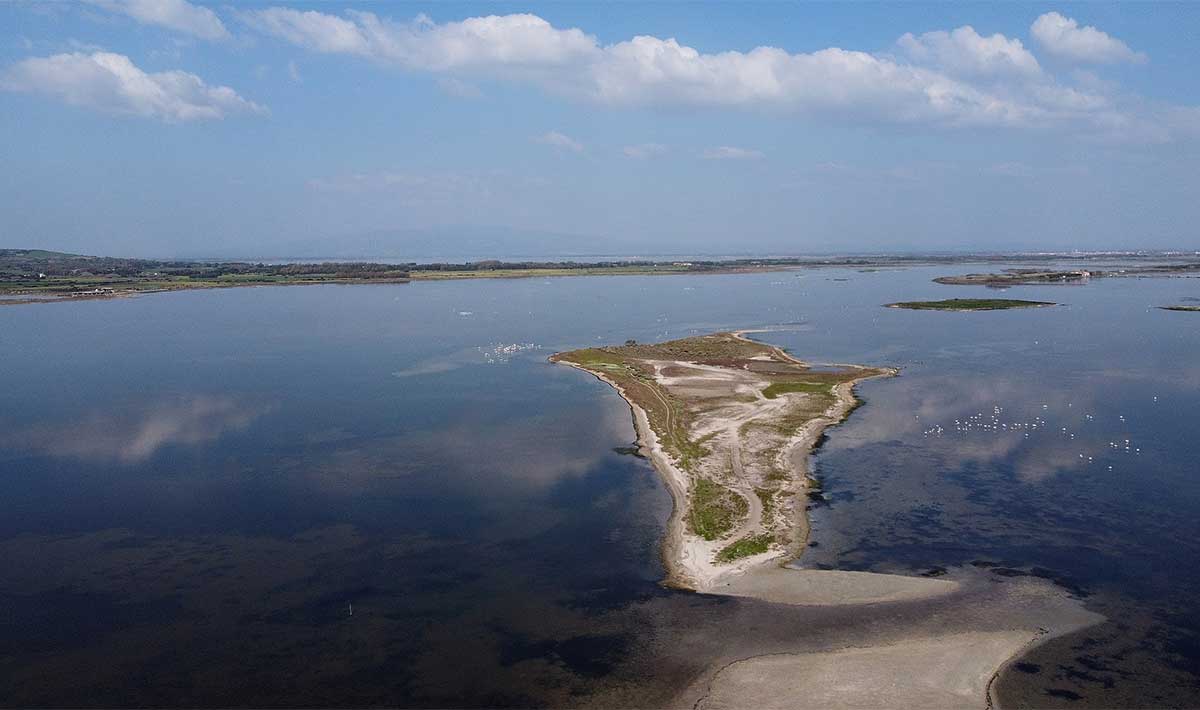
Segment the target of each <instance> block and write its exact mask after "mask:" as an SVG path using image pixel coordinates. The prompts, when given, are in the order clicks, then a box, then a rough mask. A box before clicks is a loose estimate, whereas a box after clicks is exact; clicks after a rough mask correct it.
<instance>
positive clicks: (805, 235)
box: [0, 0, 1200, 258]
mask: <svg viewBox="0 0 1200 710" xmlns="http://www.w3.org/2000/svg"><path fill="white" fill-rule="evenodd" d="M1197 27H1200V4H1195V3H1188V4H1183V3H1180V4H1149V3H1140V4H1100V3H1086V4H1061V3H1060V4H1020V3H1003V4H994V5H987V4H978V3H970V4H965V3H964V4H943V3H937V4H915V3H905V4H865V3H838V4H830V5H823V4H788V3H731V4H699V3H696V4H689V3H657V4H634V3H615V4H614V3H604V4H588V3H553V4H541V3H533V4H514V3H494V4H459V3H436V4H428V3H403V4H401V3H349V4H346V3H309V4H299V3H287V4H285V3H278V4H272V3H256V4H248V5H236V4H235V5H230V4H202V3H189V2H185V1H184V0H92V1H91V2H88V3H83V4H66V3H55V4H44V3H40V4H34V3H28V4H26V3H9V4H4V5H0V135H2V136H3V138H0V158H2V159H3V163H4V165H5V167H6V170H4V171H3V172H2V173H0V175H3V177H0V234H2V235H3V237H2V238H0V246H5V247H18V246H20V247H26V246H27V247H40V248H51V249H63V250H70V251H78V252H86V253H103V254H118V255H135V256H136V255H146V256H227V255H228V256H239V257H245V256H259V257H279V256H290V255H293V254H296V253H297V252H309V253H317V252H320V253H323V254H338V253H352V252H363V251H364V250H365V251H372V252H375V253H371V254H366V253H364V254H362V255H364V256H399V257H403V256H412V257H414V258H416V257H423V256H430V255H440V254H449V255H453V254H456V253H460V252H462V253H467V252H471V251H477V250H478V249H477V248H474V247H475V245H477V244H479V243H485V244H496V245H498V246H496V249H498V250H501V251H505V252H508V254H518V253H528V252H544V253H551V252H555V251H561V252H582V251H587V252H591V253H616V254H631V253H643V254H654V253H697V254H702V253H753V252H758V253H794V254H799V253H829V252H854V251H859V252H861V251H914V250H916V251H922V250H947V249H968V250H1023V249H1072V248H1073V249H1109V248H1187V249H1195V248H1200V238H1198V237H1197V231H1196V228H1195V225H1196V224H1197V223H1200V200H1197V199H1196V197H1197V180H1196V178H1197V175H1200V170H1197V167H1198V162H1197V159H1198V158H1200V78H1198V76H1197V72H1195V71H1194V67H1195V66H1200V56H1198V55H1200V48H1198V47H1197V45H1196V42H1195V37H1194V34H1195V29H1196V28H1197ZM480 239H482V240H483V242H480V241H479V240H480ZM488 240H491V241H488ZM560 247H561V248H560ZM433 252H437V253H436V254H434V253H433ZM508 254H497V255H498V256H504V255H508ZM472 255H473V256H490V255H491V254H472Z"/></svg>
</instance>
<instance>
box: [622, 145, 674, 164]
mask: <svg viewBox="0 0 1200 710" xmlns="http://www.w3.org/2000/svg"><path fill="white" fill-rule="evenodd" d="M665 152H667V147H666V146H665V145H662V144H661V143H639V144H638V145H627V146H625V147H624V148H622V149H621V153H623V154H624V155H625V157H627V158H639V159H643V160H644V159H646V158H653V157H654V156H656V155H662V154H663V153H665Z"/></svg>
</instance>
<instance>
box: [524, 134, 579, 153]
mask: <svg viewBox="0 0 1200 710" xmlns="http://www.w3.org/2000/svg"><path fill="white" fill-rule="evenodd" d="M533 140H534V142H535V143H541V144H542V145H548V146H551V147H553V148H556V149H558V150H569V151H571V152H572V153H582V152H583V144H582V143H580V142H579V141H577V140H575V139H574V138H572V137H570V136H568V135H564V134H562V133H559V132H558V131H547V132H546V133H543V134H542V135H540V136H537V137H535V138H534V139H533Z"/></svg>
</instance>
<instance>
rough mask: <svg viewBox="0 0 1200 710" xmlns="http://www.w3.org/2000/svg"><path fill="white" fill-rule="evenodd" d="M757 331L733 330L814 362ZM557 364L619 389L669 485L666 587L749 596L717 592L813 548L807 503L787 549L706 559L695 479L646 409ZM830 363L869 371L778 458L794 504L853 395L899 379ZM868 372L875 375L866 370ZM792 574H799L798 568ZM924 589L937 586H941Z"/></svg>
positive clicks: (643, 447)
mask: <svg viewBox="0 0 1200 710" xmlns="http://www.w3.org/2000/svg"><path fill="white" fill-rule="evenodd" d="M754 332H766V331H762V330H737V331H731V332H730V335H732V336H733V337H734V338H736V339H738V340H743V341H747V342H753V343H755V344H758V345H766V346H767V347H769V348H771V350H772V351H773V353H774V354H775V355H777V356H778V357H780V358H782V359H784V360H786V361H788V362H791V363H794V364H797V365H802V366H809V365H810V363H807V362H805V361H802V360H799V359H797V358H794V357H792V356H791V355H788V354H787V353H786V352H784V351H783V349H782V348H779V347H777V346H774V345H770V344H767V343H761V342H759V341H756V340H753V339H751V338H748V337H746V336H747V334H749V333H754ZM556 364H563V365H567V366H569V367H573V368H575V369H577V370H581V371H583V372H586V373H587V374H589V375H591V376H593V377H595V378H596V379H598V380H600V381H601V382H604V383H605V384H607V385H608V386H609V387H612V388H613V389H614V390H616V392H617V394H618V395H619V396H620V397H621V399H622V400H624V401H625V403H626V404H627V405H628V406H629V409H630V412H631V414H632V418H633V424H634V431H635V433H636V436H637V440H636V443H637V446H638V449H639V450H640V451H641V452H642V453H643V455H644V456H646V458H647V459H649V460H650V462H651V464H652V465H653V466H654V468H655V470H656V471H658V473H659V476H660V477H661V478H662V480H663V481H665V482H666V484H667V488H668V489H669V491H670V493H671V502H672V509H671V517H670V519H669V521H668V526H667V535H666V538H665V539H664V541H663V545H662V557H663V562H664V564H665V565H666V568H667V577H666V579H665V580H664V584H666V585H667V586H671V587H675V588H678V589H687V590H691V591H696V592H701V593H705V592H712V593H725V594H731V595H733V596H744V594H739V593H737V592H735V591H720V592H718V591H715V590H717V589H719V588H720V589H730V590H731V589H735V588H740V587H741V586H742V585H734V581H735V579H736V578H738V577H741V576H743V575H746V574H748V573H751V572H752V571H754V570H758V569H763V568H766V569H770V568H779V567H783V565H786V564H788V563H790V562H793V561H795V560H796V559H799V557H800V555H801V554H802V553H803V550H804V548H805V547H806V546H807V544H808V538H809V533H810V528H809V523H808V515H807V512H806V511H805V509H804V506H803V505H800V506H797V507H798V510H797V511H796V512H795V514H794V516H793V522H794V523H795V524H796V526H797V531H798V532H799V534H798V535H797V537H796V539H795V540H794V541H793V542H792V543H791V545H789V546H788V547H787V549H785V550H769V551H767V552H764V553H760V554H757V555H753V556H749V557H744V558H742V559H740V560H738V561H737V562H734V563H731V564H728V565H721V566H717V565H715V564H713V563H712V562H709V561H708V560H707V559H705V557H702V555H704V554H705V553H707V552H708V551H707V549H705V548H706V545H705V544H703V543H702V542H700V541H698V540H695V539H689V538H695V536H694V535H689V534H688V532H687V529H686V525H685V523H684V519H683V516H684V513H685V511H686V510H687V509H688V498H687V491H688V490H689V488H690V481H691V479H690V476H689V475H688V474H687V473H685V472H684V471H682V470H680V469H679V467H678V466H676V465H675V463H674V462H673V461H672V460H671V457H670V455H669V454H668V453H667V451H666V450H665V449H664V448H663V446H662V443H661V442H660V441H659V438H658V435H657V434H656V433H655V431H654V429H653V427H651V426H650V419H649V415H648V414H647V412H646V410H645V409H644V408H642V407H641V406H640V405H638V404H637V403H636V402H635V401H634V400H633V399H632V398H631V397H630V396H629V395H628V394H627V393H626V392H625V389H624V388H623V387H621V385H620V384H618V383H617V382H615V381H614V380H613V379H612V378H610V377H607V376H605V375H604V374H603V373H599V372H596V371H594V370H591V369H588V368H587V367H584V366H582V365H579V364H576V363H573V362H570V361H566V360H562V361H556ZM829 364H834V365H837V366H839V367H848V368H853V369H855V370H859V371H864V372H863V375H862V376H861V377H856V378H854V379H853V380H851V381H849V382H843V383H840V384H838V385H836V386H835V387H834V388H833V393H834V401H833V403H832V404H831V405H830V406H829V407H828V408H826V409H825V411H824V412H822V413H821V414H820V415H819V416H817V417H815V418H813V419H811V420H809V421H808V422H806V423H805V424H804V426H802V427H801V428H800V429H799V430H797V431H796V432H795V433H793V434H792V435H791V436H790V437H789V438H788V440H787V442H786V443H785V445H784V446H783V448H782V450H781V452H780V454H779V459H780V463H782V464H783V465H785V466H788V467H789V468H792V469H793V470H795V472H796V474H797V477H796V483H795V484H794V485H793V486H792V487H791V488H790V489H789V490H788V495H789V496H790V497H791V498H792V500H798V499H799V498H800V497H801V496H803V495H805V494H806V493H807V492H808V491H809V490H810V484H809V481H810V480H811V470H810V468H809V466H808V460H809V457H810V456H811V455H812V453H813V451H814V450H815V449H816V445H817V443H818V442H819V441H820V440H821V436H822V435H823V434H824V433H825V431H826V430H827V429H828V428H829V427H831V426H836V425H838V424H840V423H842V422H844V421H845V420H846V418H847V417H848V416H849V415H850V413H851V412H853V411H854V410H855V409H857V408H858V407H859V406H860V405H861V404H862V400H860V399H859V398H858V396H857V395H856V394H855V392H854V387H855V386H856V385H858V383H860V382H865V381H866V380H870V379H874V378H877V377H894V376H896V375H897V374H899V370H897V369H896V368H866V367H863V366H861V365H840V364H837V363H829ZM868 370H871V371H869V372H867V371H868ZM880 370H882V371H880ZM793 571H795V572H799V570H793ZM919 586H930V587H936V586H939V585H919ZM864 603H865V602H864Z"/></svg>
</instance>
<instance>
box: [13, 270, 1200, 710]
mask: <svg viewBox="0 0 1200 710" xmlns="http://www.w3.org/2000/svg"><path fill="white" fill-rule="evenodd" d="M967 270H971V269H970V268H963V269H962V271H964V272H965V271H967ZM953 272H954V270H953V269H949V270H948V269H946V268H945V267H939V268H934V269H922V268H914V269H908V270H900V271H892V270H889V271H877V272H870V273H865V272H859V271H856V270H853V269H812V270H806V271H799V272H776V273H768V274H753V275H750V274H746V275H709V276H658V277H623V276H606V277H572V278H559V279H522V280H508V281H490V280H479V281H464V282H458V283H448V282H447V283H422V284H397V285H376V286H313V287H305V288H256V289H231V290H222V291H213V292H181V293H172V294H157V295H150V296H143V297H139V298H133V299H122V300H119V301H91V302H78V303H56V304H48V305H37V306H29V307H10V308H5V309H2V310H0V353H2V354H3V357H2V358H0V382H2V383H3V384H4V388H3V390H2V391H0V402H2V407H0V492H2V493H3V499H4V501H5V514H4V515H3V516H0V570H3V571H2V572H0V608H3V609H5V610H6V611H5V613H4V614H3V615H2V616H0V688H4V689H5V690H4V691H3V693H2V694H0V699H3V700H4V702H5V704H7V705H112V704H152V705H164V704H166V705H172V704H174V705H228V704H243V705H263V704H268V705H271V704H273V705H327V704H333V703H337V704H350V705H372V704H390V705H409V706H429V705H453V706H463V705H481V706H487V705H528V704H556V705H562V704H589V703H609V704H611V703H614V702H620V703H625V704H641V705H646V704H654V703H655V702H662V701H663V700H664V699H665V698H668V697H670V696H671V694H672V693H673V692H675V691H676V690H678V689H679V688H680V687H682V686H683V685H685V684H687V683H688V682H689V681H690V680H691V679H692V678H693V677H694V676H695V674H696V673H697V672H699V670H700V669H702V668H703V667H704V665H705V663H706V661H707V660H711V659H712V658H715V657H716V655H717V654H718V653H719V649H717V648H714V647H713V645H714V644H715V639H714V638H713V637H714V636H720V637H721V639H720V640H722V641H723V642H727V643H728V644H734V645H736V644H738V643H749V642H750V638H751V636H753V634H754V633H755V631H754V629H756V628H757V629H758V630H759V633H761V628H762V627H763V626H770V624H771V620H772V619H777V618H778V617H779V612H778V610H777V608H775V607H770V606H769V605H762V604H757V603H754V602H748V601H744V600H730V599H716V598H706V597H699V596H697V595H693V594H688V593H682V592H676V591H672V590H667V589H664V588H662V587H661V586H659V584H658V581H659V580H660V579H661V577H662V574H663V572H662V565H661V562H660V560H659V557H658V544H659V540H660V538H661V535H662V532H663V529H664V526H665V521H666V518H667V516H668V514H669V511H670V499H669V496H668V495H667V494H666V492H665V490H664V489H663V487H662V485H661V484H660V483H659V481H658V479H657V477H656V474H655V473H654V471H653V470H652V469H651V468H650V467H649V466H648V464H647V463H646V462H645V461H643V460H641V459H638V458H636V457H634V456H630V455H628V454H627V453H623V451H624V447H628V446H629V445H630V443H631V439H632V438H633V428H632V425H631V422H630V418H629V412H628V409H627V407H625V406H624V404H623V403H622V402H621V401H620V400H619V399H618V398H617V397H616V395H615V393H613V392H611V391H610V390H609V389H608V388H607V386H605V385H603V384H601V383H599V382H597V381H595V380H594V379H592V378H590V377H587V376H586V375H585V374H583V373H580V372H577V371H575V370H571V369H568V368H563V367H557V366H552V365H549V364H547V363H546V362H545V358H546V356H547V355H549V354H550V353H552V352H555V351H556V350H559V349H564V348H572V347H579V346H583V345H588V344H593V343H611V342H622V341H624V340H625V339H626V338H635V339H638V340H644V341H653V340H659V339H663V338H669V337H681V336H685V335H689V334H693V333H698V332H708V331H713V330H720V329H731V328H744V327H776V328H779V330H776V331H775V332H772V333H770V334H765V335H762V336H760V337H763V338H764V339H767V340H770V341H771V342H775V343H778V344H781V345H784V346H786V347H788V348H789V349H790V350H791V352H792V353H793V354H795V355H797V356H799V357H802V358H808V359H813V360H819V361H822V362H832V363H838V362H855V363H863V364H880V365H896V366H899V367H901V368H903V371H902V375H901V377H898V378H893V379H889V380H883V381H875V382H871V383H868V384H866V385H865V386H863V387H862V389H861V393H862V394H863V395H864V397H865V398H866V400H867V402H868V404H867V406H865V407H863V408H861V409H859V410H858V411H857V412H855V413H854V415H853V416H852V418H851V420H850V421H849V422H848V423H846V424H845V425H843V426H841V427H839V428H837V429H835V430H831V431H830V432H829V434H830V436H829V440H828V442H827V443H826V444H825V446H824V447H823V449H822V451H821V453H820V454H819V455H818V456H817V457H816V459H815V466H816V472H817V475H818V477H819V478H820V479H821V481H822V482H823V491H822V494H821V498H823V499H824V500H820V499H816V500H814V501H813V505H814V509H813V513H812V514H813V525H814V536H813V539H814V541H815V542H816V543H817V546H815V547H813V548H812V549H810V551H809V553H808V554H806V555H805V557H804V558H803V559H802V560H801V564H803V565H808V566H819V565H832V566H839V567H846V568H854V569H871V570H878V571H908V572H912V571H926V570H929V569H931V568H935V567H939V566H951V565H956V564H961V563H970V562H977V563H980V564H983V565H997V566H998V567H999V569H998V571H999V572H1000V573H1002V574H1012V573H1015V572H1010V571H1007V570H1025V571H1028V570H1035V571H1036V573H1037V574H1039V575H1043V576H1048V577H1051V578H1053V579H1057V580H1058V581H1059V582H1060V583H1062V584H1063V585H1064V586H1066V587H1068V588H1069V589H1071V590H1073V591H1074V592H1075V593H1079V594H1087V595H1088V597H1087V598H1088V603H1089V605H1092V606H1094V607H1095V608H1097V609H1098V610H1100V611H1102V612H1103V613H1106V614H1107V615H1109V616H1110V617H1111V618H1114V619H1118V620H1119V623H1118V622H1113V623H1110V624H1108V625H1105V626H1103V627H1098V628H1097V629H1093V630H1091V631H1087V632H1083V633H1082V634H1081V635H1080V637H1079V638H1074V639H1066V640H1064V641H1062V642H1056V643H1054V644H1051V645H1049V646H1047V647H1046V648H1045V649H1042V650H1040V651H1038V652H1037V654H1035V655H1038V654H1040V655H1038V658H1037V659H1035V661H1036V662H1033V663H1032V665H1035V666H1037V668H1038V670H1037V671H1036V672H1023V671H1016V672H1013V673H1010V674H1008V675H1006V677H1005V678H1004V679H1003V681H1002V688H1001V689H1002V691H1003V692H1004V693H1005V694H1006V697H1012V698H1016V699H1022V700H1028V699H1032V701H1033V702H1035V703H1038V704H1045V703H1055V702H1063V703H1070V704H1072V705H1084V704H1092V705H1097V706H1099V705H1114V704H1128V699H1129V698H1137V697H1139V696H1138V695H1137V692H1139V690H1144V689H1145V686H1146V684H1147V683H1151V682H1153V683H1155V684H1157V685H1158V686H1162V687H1164V688H1165V690H1162V691H1160V692H1162V693H1165V695H1162V696H1161V697H1162V698H1167V699H1176V700H1178V699H1181V698H1182V699H1187V698H1196V697H1200V696H1197V695H1196V694H1195V693H1196V691H1197V678H1198V677H1200V668H1198V667H1197V663H1198V662H1200V640H1197V636H1196V635H1195V634H1197V633H1200V603H1197V602H1195V601H1194V599H1196V598H1200V597H1198V596H1197V591H1200V589H1198V587H1200V577H1198V575H1200V573H1198V572H1196V571H1195V570H1194V569H1193V567H1194V565H1192V564H1190V562H1191V561H1193V560H1195V559H1197V554H1196V553H1197V549H1196V548H1197V545H1200V543H1198V542H1197V540H1200V536H1198V535H1197V533H1198V532H1200V530H1198V527H1200V526H1198V525H1197V523H1196V522H1195V520H1196V512H1197V510H1198V509H1200V481H1198V480H1197V476H1196V475H1195V474H1197V473H1200V471H1198V470H1197V468H1196V465H1195V463H1194V462H1195V461H1197V460H1200V442H1197V441H1196V439H1195V437H1194V436H1193V432H1194V422H1195V421H1197V414H1200V360H1197V358H1195V356H1194V353H1195V352H1197V351H1198V346H1200V317H1197V316H1194V314H1186V313H1170V312H1165V311H1158V310H1154V309H1152V308H1151V306H1154V305H1159V304H1166V303H1175V302H1180V301H1181V300H1182V299H1184V298H1186V297H1196V296H1200V280H1196V279H1163V280H1151V279H1140V280H1133V279H1130V280H1110V281H1097V282H1094V283H1093V284H1091V285H1088V286H1086V287H1021V288H1016V289H1013V290H1012V291H1010V292H1009V294H1010V295H1012V296H1013V297H1020V298H1031V299H1044V300H1055V301H1059V302H1063V303H1066V304H1068V305H1067V306H1064V307H1061V308H1053V309H1038V310H1031V311H1007V312H992V313H937V312H909V311H899V310H895V309H884V308H880V307H879V305H880V304H882V303H887V302H891V301H896V300H913V299H922V298H946V297H955V296H968V295H978V294H979V293H981V291H980V290H978V289H973V288H969V287H949V286H941V285H937V284H932V283H930V281H929V279H930V278H932V277H933V276H936V275H942V274H946V273H953ZM988 293H991V292H988ZM512 346H518V347H512ZM1155 397H1157V400H1155V399H1154V398H1155ZM997 407H999V408H1000V411H999V412H996V408H997ZM980 413H982V414H983V415H986V416H985V417H983V418H986V422H984V421H983V418H980V421H979V422H978V424H979V425H978V426H976V424H974V423H973V424H972V425H971V426H970V427H969V428H968V429H967V430H965V431H960V430H959V429H956V428H955V426H954V420H955V418H958V419H959V420H960V422H962V421H964V420H966V419H967V418H968V417H970V416H972V415H976V414H980ZM1085 415H1090V417H1091V418H1085ZM993 416H994V417H996V420H997V421H998V422H1000V423H1002V424H1007V425H1016V424H1027V423H1030V422H1033V421H1037V420H1044V422H1045V425H1044V426H1043V425H1040V424H1039V427H1038V428H1037V429H1036V430H1031V429H1026V428H1019V429H1014V430H1007V429H1004V428H1001V429H1000V430H999V431H996V430H993V429H990V428H983V424H984V423H986V424H987V425H988V426H991V422H992V417H993ZM1121 416H1124V417H1125V420H1124V421H1121V420H1120V419H1119V417H1121ZM937 427H941V430H938V429H937ZM964 427H965V425H960V428H964ZM1063 427H1067V428H1068V431H1067V432H1065V433H1064V432H1062V431H1061V429H1062V428H1063ZM1026 433H1028V434H1030V436H1029V437H1025V436H1024V434H1026ZM1071 434H1074V435H1075V438H1074V439H1072V438H1070V435H1071ZM1125 439H1129V440H1130V442H1131V450H1130V451H1129V452H1126V451H1125V450H1124V446H1125V444H1124V440H1125ZM1110 442H1119V444H1120V446H1119V448H1113V447H1112V446H1111V445H1110ZM1133 449H1140V452H1136V451H1133ZM1080 453H1082V454H1084V458H1083V459H1080V458H1079V456H1078V455H1079V454H1080ZM1087 456H1091V457H1092V460H1091V461H1088V460H1087V458H1086V457H1087ZM1108 466H1112V469H1111V470H1109V468H1108ZM746 619H751V620H752V623H750V624H746V623H743V622H744V621H745V620H746ZM780 628H781V629H790V628H791V627H789V626H788V625H787V624H782V625H781V627H780ZM805 628H806V627H805V626H803V625H799V626H798V627H797V629H794V630H792V631H789V633H794V634H805V633H807V632H806V631H805ZM738 633H741V634H745V638H743V639H740V640H739V639H734V638H733V637H732V636H733V635H736V634H738ZM813 633H815V632H813ZM1088 639H1091V641H1089V640H1088ZM1081 645H1082V646H1083V647H1084V648H1083V650H1075V647H1076V646H1081ZM681 646H682V647H683V648H686V649H688V650H689V652H688V654H681V653H680V652H679V651H678V648H679V647H681ZM671 648H673V649H675V650H674V651H668V650H667V649H671ZM1081 656H1083V657H1085V658H1084V660H1083V661H1080V660H1079V658H1080V657H1081ZM1106 669H1107V670H1106ZM1130 670H1133V671H1136V673H1130V672H1129V671H1130ZM1047 691H1055V693H1053V694H1047ZM1067 692H1069V693H1071V694H1072V695H1078V696H1080V698H1081V700H1077V701H1072V700H1070V699H1069V697H1070V696H1068V695H1066V694H1065V693H1067ZM1140 697H1144V698H1147V700H1146V701H1145V703H1144V704H1161V702H1159V703H1153V702H1149V698H1150V697H1151V696H1146V695H1142V696H1140Z"/></svg>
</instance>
